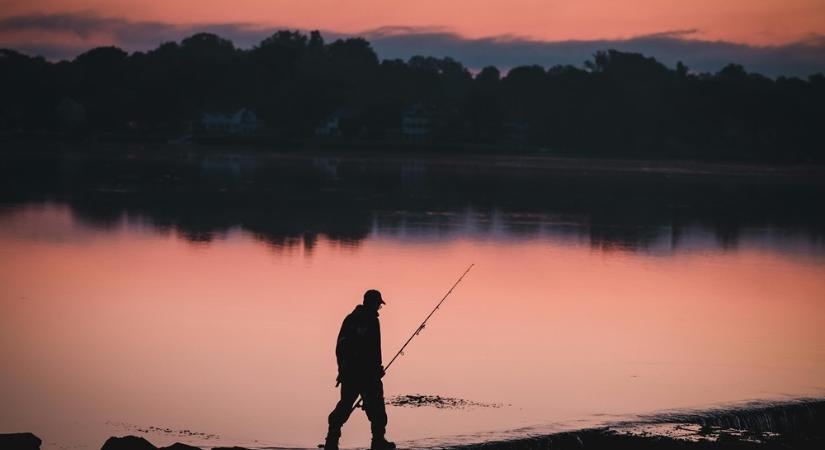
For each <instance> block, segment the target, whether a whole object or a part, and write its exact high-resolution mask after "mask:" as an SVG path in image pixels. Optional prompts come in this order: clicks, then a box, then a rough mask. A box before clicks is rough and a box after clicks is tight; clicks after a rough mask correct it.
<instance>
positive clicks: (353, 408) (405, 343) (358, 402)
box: [352, 263, 475, 411]
mask: <svg viewBox="0 0 825 450" xmlns="http://www.w3.org/2000/svg"><path fill="white" fill-rule="evenodd" d="M473 266H475V264H474V263H473V264H470V266H469V267H467V270H465V271H464V273H463V274H461V276H460V277H458V280H456V282H455V283H453V286H452V287H451V288H450V290H449V291H447V293H446V294H444V297H441V301H439V302H438V304H437V305H435V308H433V310H432V311H430V313H429V314H427V317H426V318H425V319H424V321H423V322H421V325H418V328H416V329H415V331H413V334H411V335H410V337H409V339H407V342H404V345H402V346H401V349H399V350H398V353H396V354H395V356H393V357H392V359H391V360H390V362H389V363H387V366H386V367H384V373H385V374H386V373H387V370H389V368H390V366H392V363H394V362H395V360H396V359H398V357H399V356H401V355H403V354H404V349H405V348H407V346H408V345H410V342H412V340H413V339H414V338H415V337H416V336H418V335H419V334H421V331H422V330H424V327H425V326H427V321H428V320H430V317H432V316H433V314H435V312H436V311H438V308H441V304H442V303H444V300H447V297H449V296H450V294H451V293H452V292H453V289H455V287H456V286H458V283H461V280H463V279H464V276H465V275H467V273H469V272H470V269H472V268H473ZM363 400H364V399H363V398H361V397H359V398H358V401H357V402H355V405H354V406H353V407H352V410H353V411H355V409H356V408H360V407H361V403H362V402H363Z"/></svg>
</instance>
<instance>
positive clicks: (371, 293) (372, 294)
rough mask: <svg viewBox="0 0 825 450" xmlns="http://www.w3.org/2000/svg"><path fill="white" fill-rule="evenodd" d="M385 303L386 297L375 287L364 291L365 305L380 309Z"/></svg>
mask: <svg viewBox="0 0 825 450" xmlns="http://www.w3.org/2000/svg"><path fill="white" fill-rule="evenodd" d="M383 304H385V302H384V299H383V298H381V293H380V292H378V291H376V290H375V289H370V290H368V291H367V292H364V306H366V307H368V308H373V309H375V310H376V311H378V310H379V309H380V308H381V305H383Z"/></svg>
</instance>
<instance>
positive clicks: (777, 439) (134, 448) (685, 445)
mask: <svg viewBox="0 0 825 450" xmlns="http://www.w3.org/2000/svg"><path fill="white" fill-rule="evenodd" d="M401 444H402V448H403V447H404V446H403V443H401ZM40 445H41V440H40V438H38V437H37V436H35V435H33V434H31V433H14V434H0V450H39V449H40ZM262 448H270V449H271V448H272V447H262ZM410 448H416V447H415V446H413V447H410ZM821 448H825V400H820V399H816V400H797V401H792V402H786V403H772V404H764V403H762V404H752V405H745V406H743V407H738V408H731V409H717V410H711V411H703V412H682V413H670V414H662V415H657V416H651V417H647V418H643V419H641V420H639V421H634V422H622V423H617V424H613V425H610V426H607V427H602V428H593V429H585V430H578V431H570V432H564V433H556V434H550V435H543V436H529V437H525V438H522V439H513V440H507V441H494V442H485V443H481V444H473V445H465V446H458V447H450V448H449V449H446V450H538V449H542V450H544V449H562V450H564V449H605V450H646V449H687V450H694V449H695V450H703V449H713V450H720V449H723V450H729V449H730V450H733V449H759V450H765V449H771V450H772V449H776V450H780V449H782V450H787V449H804V450H807V449H811V450H813V449H817V450H818V449H821ZM101 450H205V449H204V448H201V447H195V446H191V445H188V444H184V443H175V444H172V445H170V446H167V447H156V446H155V445H153V444H152V443H151V442H149V441H147V440H146V439H145V438H143V437H139V436H123V437H111V438H109V439H108V440H106V442H105V443H103V446H102V447H101ZM212 450H251V449H244V448H242V447H214V448H212Z"/></svg>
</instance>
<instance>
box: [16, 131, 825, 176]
mask: <svg viewBox="0 0 825 450" xmlns="http://www.w3.org/2000/svg"><path fill="white" fill-rule="evenodd" d="M3 147H4V148H3V149H2V150H0V158H26V157H33V156H37V157H49V156H58V155H59V156H61V157H66V156H71V157H77V158H80V159H86V158H88V159H109V158H111V159H123V158H128V159H129V160H134V161H136V162H139V161H146V162H155V163H157V162H163V161H165V160H168V161H180V160H182V159H186V160H191V159H192V158H193V157H195V158H196V157H199V156H200V157H213V158H220V157H227V158H250V159H254V160H255V161H259V162H264V163H265V162H272V163H277V162H278V161H284V162H288V161H302V160H314V159H319V158H322V159H325V160H328V161H332V162H337V163H356V164H365V165H371V164H380V165H394V164H417V165H420V166H425V167H431V168H444V169H470V170H479V171H487V170H490V171H498V170H503V171H518V172H531V173H532V172H555V173H566V174H572V175H596V174H603V175H611V174H614V175H633V174H638V175H652V176H664V177H668V178H670V177H682V176H687V177H693V176H705V177H710V178H716V177H737V178H741V177H745V178H751V177H758V178H764V179H777V180H792V181H796V182H805V183H810V182H813V183H815V184H818V183H820V182H823V183H825V165H820V164H813V163H809V164H806V163H787V162H757V161H729V160H719V161H708V160H690V159H650V158H633V157H605V156H589V155H585V156H579V155H573V154H565V153H560V152H551V151H544V152H542V151H530V152H518V151H514V152H507V151H498V152H496V151H492V150H490V149H486V150H484V151H480V152H473V151H472V149H468V150H466V151H461V152H448V151H436V150H433V149H432V148H429V149H427V150H423V151H422V150H416V149H414V148H410V147H394V146H392V145H388V146H387V147H376V146H374V145H371V146H366V147H364V148H353V147H352V146H346V147H341V148H336V147H334V146H330V145H316V146H310V145H308V144H306V143H305V144H303V145H297V146H281V145H277V146H275V145H236V144H230V143H219V144H209V145H205V144H192V143H187V144H171V143H165V142H163V143H161V142H155V143H135V142H106V141H102V142H97V141H89V142H86V141H84V142H60V141H48V140H6V141H4V142H3Z"/></svg>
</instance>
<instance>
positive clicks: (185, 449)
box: [158, 442, 202, 450]
mask: <svg viewBox="0 0 825 450" xmlns="http://www.w3.org/2000/svg"><path fill="white" fill-rule="evenodd" d="M158 450H202V449H201V448H200V447H193V446H191V445H186V444H181V443H180V442H175V443H174V444H172V445H170V446H168V447H161V448H160V449H158Z"/></svg>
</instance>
